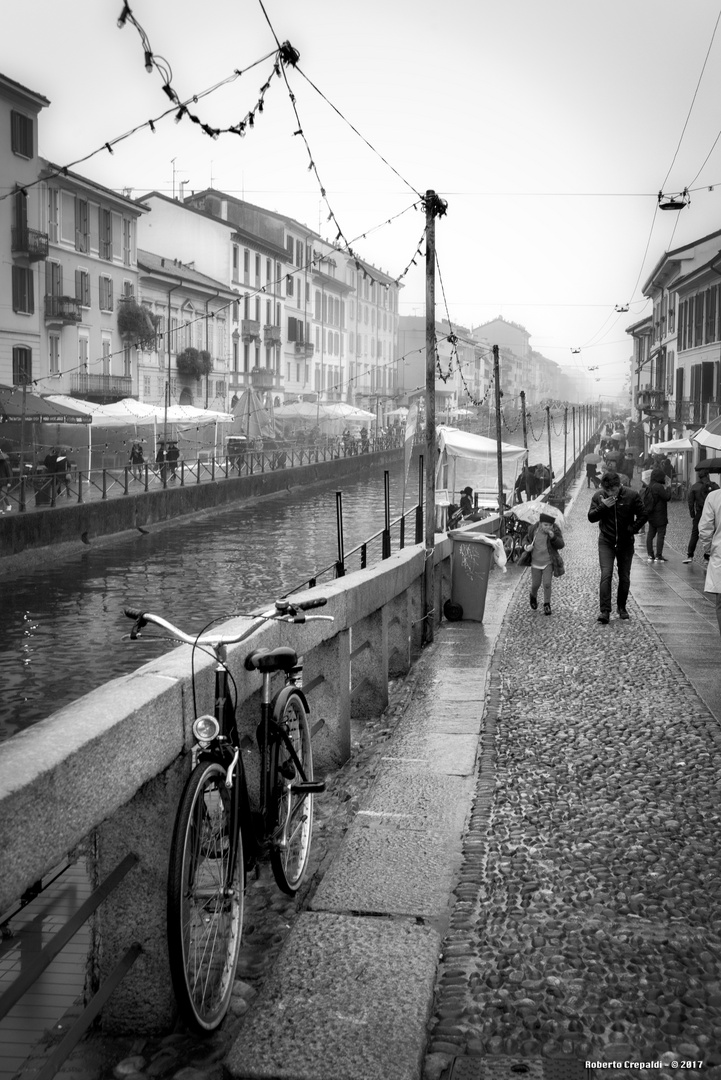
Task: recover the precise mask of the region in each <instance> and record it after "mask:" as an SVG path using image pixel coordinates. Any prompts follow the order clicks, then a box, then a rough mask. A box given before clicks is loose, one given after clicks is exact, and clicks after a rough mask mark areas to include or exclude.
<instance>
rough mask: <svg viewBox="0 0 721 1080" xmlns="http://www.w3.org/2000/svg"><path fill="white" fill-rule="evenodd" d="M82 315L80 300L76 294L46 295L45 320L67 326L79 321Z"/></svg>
mask: <svg viewBox="0 0 721 1080" xmlns="http://www.w3.org/2000/svg"><path fill="white" fill-rule="evenodd" d="M82 317H83V313H82V308H81V306H80V301H79V300H78V299H77V298H76V297H75V296H55V295H47V296H46V297H45V322H47V323H56V324H57V325H59V326H67V325H69V324H71V323H79V322H80V320H81V319H82Z"/></svg>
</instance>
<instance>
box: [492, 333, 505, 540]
mask: <svg viewBox="0 0 721 1080" xmlns="http://www.w3.org/2000/svg"><path fill="white" fill-rule="evenodd" d="M493 386H494V390H495V399H496V462H497V464H498V516H499V517H500V519H501V520H500V526H499V533H498V535H499V536H500V537H501V539H503V537H504V536H505V535H506V518H505V515H504V513H503V511H504V508H505V499H504V498H503V452H502V450H501V363H500V360H499V357H498V346H497V345H494V346H493Z"/></svg>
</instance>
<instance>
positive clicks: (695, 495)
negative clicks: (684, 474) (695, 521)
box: [688, 479, 718, 518]
mask: <svg viewBox="0 0 721 1080" xmlns="http://www.w3.org/2000/svg"><path fill="white" fill-rule="evenodd" d="M717 489H718V484H714V482H713V480H708V479H707V480H697V481H696V483H695V484H692V485H691V487H690V488H689V493H688V512H689V514H690V515H691V517H692V518H700V517H701V512H702V510H703V504H704V503H705V502H706V496H707V495H708V493H709V491H716V490H717Z"/></svg>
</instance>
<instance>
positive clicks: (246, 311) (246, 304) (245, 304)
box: [243, 293, 250, 319]
mask: <svg viewBox="0 0 721 1080" xmlns="http://www.w3.org/2000/svg"><path fill="white" fill-rule="evenodd" d="M243 318H244V319H249V318H250V297H249V296H248V294H247V293H246V294H245V296H244V297H243Z"/></svg>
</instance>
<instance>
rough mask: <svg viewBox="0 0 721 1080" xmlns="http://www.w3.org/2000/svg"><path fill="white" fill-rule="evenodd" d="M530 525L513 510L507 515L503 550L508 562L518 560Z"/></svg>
mask: <svg viewBox="0 0 721 1080" xmlns="http://www.w3.org/2000/svg"><path fill="white" fill-rule="evenodd" d="M527 532H528V525H527V524H526V522H525V521H521V520H520V519H519V518H517V517H516V515H515V514H514V513H513V511H510V512H509V513H508V514H507V515H506V535H505V536H504V537H503V550H504V551H505V553H506V559H507V560H508V562H518V560H519V559H520V557H521V553H522V551H523V545H524V543H525V542H526V533H527Z"/></svg>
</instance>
